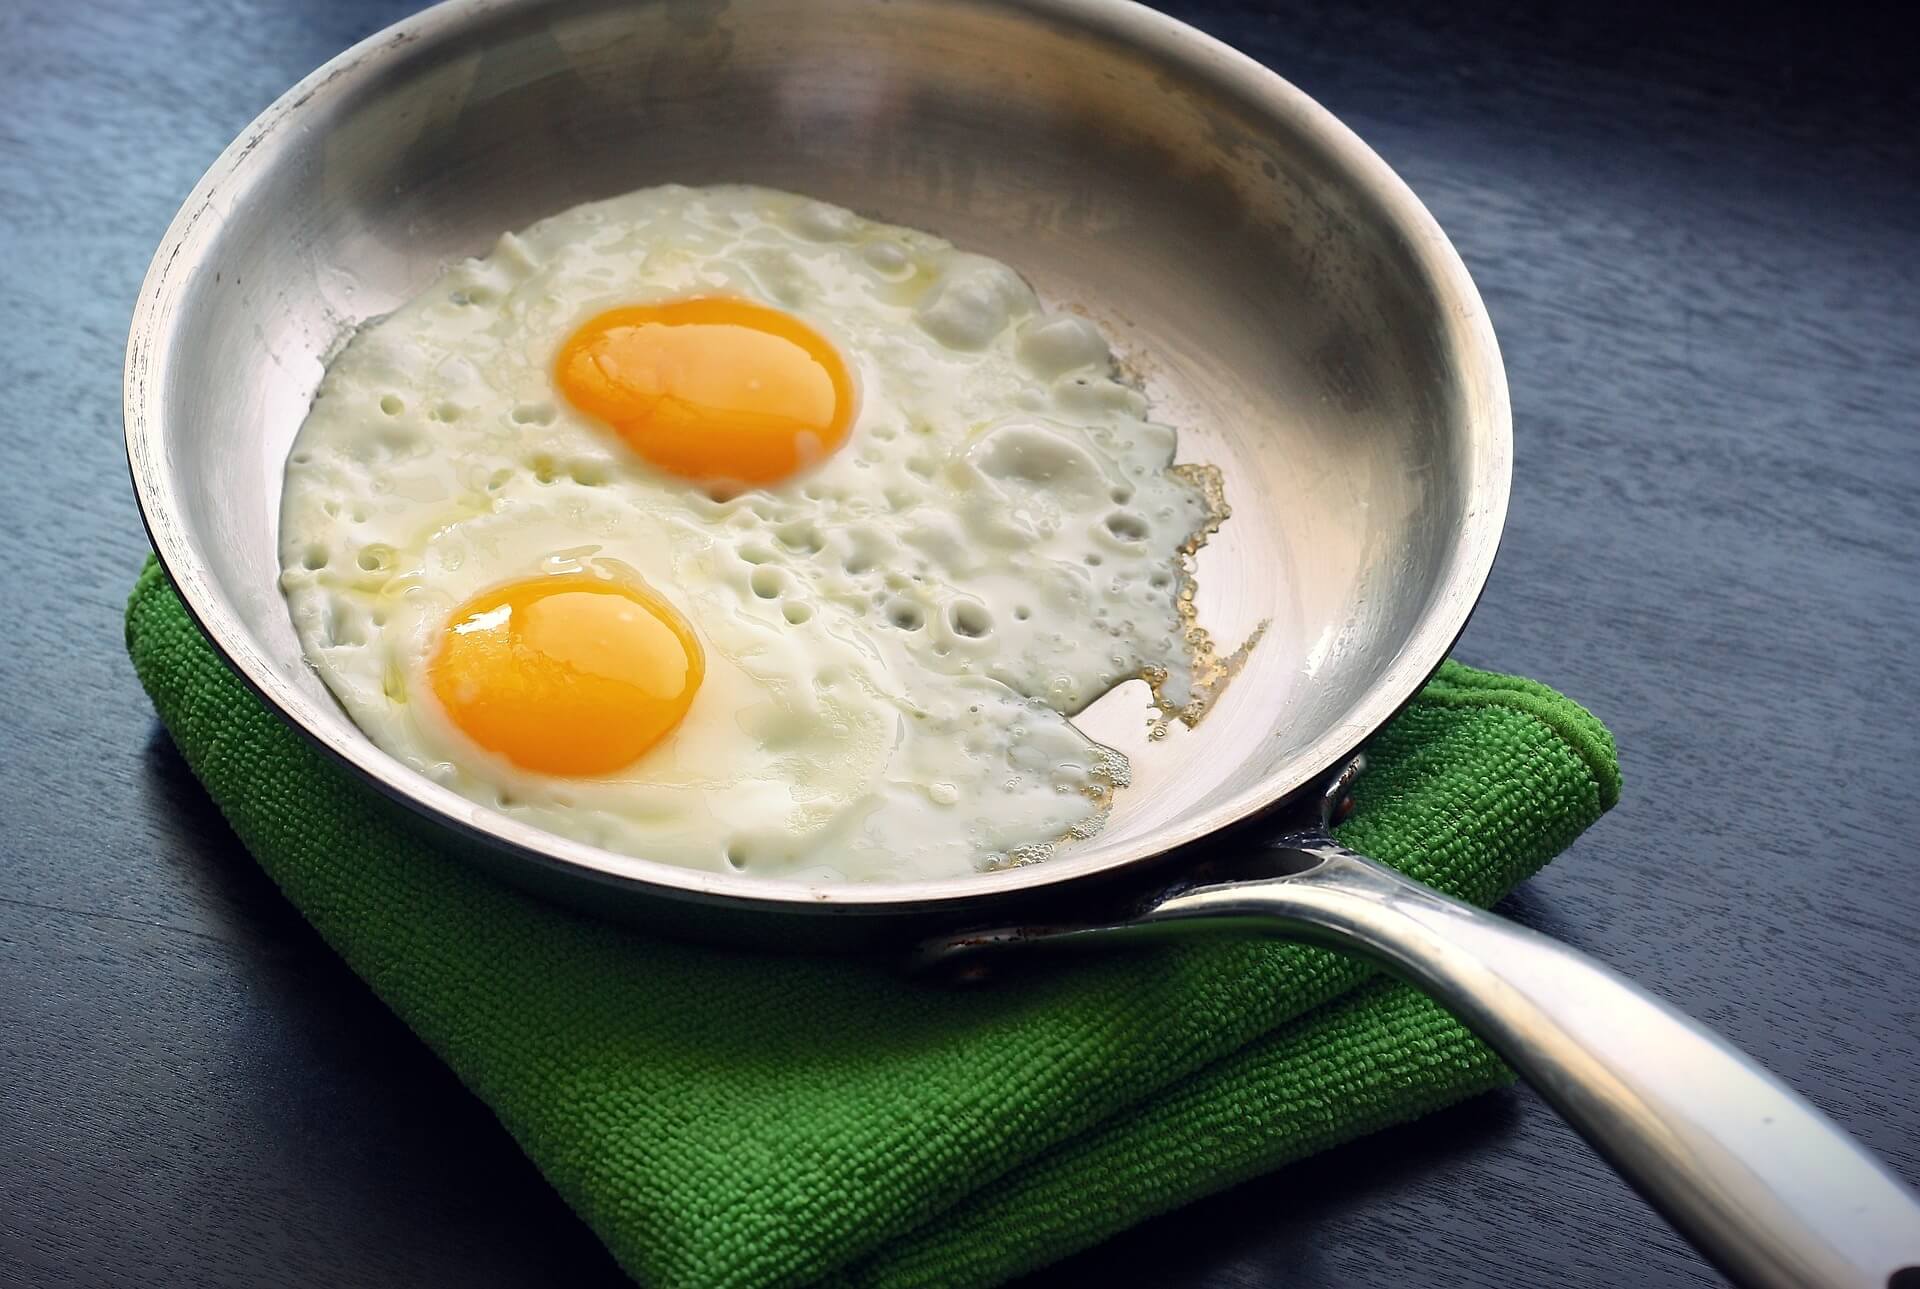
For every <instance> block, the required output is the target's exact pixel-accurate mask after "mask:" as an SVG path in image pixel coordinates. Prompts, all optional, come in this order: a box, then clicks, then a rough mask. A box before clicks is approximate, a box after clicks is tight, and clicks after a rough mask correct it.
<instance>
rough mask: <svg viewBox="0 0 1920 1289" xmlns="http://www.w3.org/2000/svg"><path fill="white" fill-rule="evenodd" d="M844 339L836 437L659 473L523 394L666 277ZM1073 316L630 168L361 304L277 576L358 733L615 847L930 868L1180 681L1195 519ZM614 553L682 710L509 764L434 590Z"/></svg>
mask: <svg viewBox="0 0 1920 1289" xmlns="http://www.w3.org/2000/svg"><path fill="white" fill-rule="evenodd" d="M721 293H724V294H731V295H737V296H740V297H744V298H748V299H752V300H756V301H759V302H762V303H765V304H769V305H773V306H775V307H778V308H781V309H785V310H787V311H789V312H791V313H793V314H794V315H796V316H798V317H800V318H802V319H804V320H805V321H807V322H808V323H809V324H810V325H812V326H813V327H814V328H815V329H817V330H818V331H820V332H821V333H822V334H823V335H825V336H826V337H827V338H828V339H829V340H830V341H832V342H833V343H834V344H835V345H836V347H837V348H838V349H839V351H840V352H841V354H842V355H843V357H844V358H845V359H846V361H847V362H848V364H849V366H850V368H851V369H852V371H853V372H854V375H855V380H856V383H857V386H858V388H859V400H860V401H859V410H858V416H857V419H856V421H855V423H854V426H853V430H852V433H851V434H850V435H849V438H848V441H847V442H846V444H845V445H844V446H843V447H842V448H841V449H840V450H839V451H838V452H837V453H835V454H834V455H832V456H831V457H829V458H828V459H827V460H826V461H825V462H823V463H821V464H820V465H819V466H818V467H816V468H814V469H812V470H810V471H808V472H806V473H804V474H801V475H799V476H797V477H795V478H793V479H790V480H787V481H785V482H782V483H780V484H777V485H774V486H771V487H767V488H756V489H749V490H745V491H732V490H718V491H715V490H709V489H703V488H700V487H698V486H695V485H691V484H689V483H688V482H686V481H685V480H682V479H677V478H672V477H669V476H666V475H663V474H661V473H659V472H657V471H655V470H653V469H652V468H651V467H649V466H648V465H647V464H646V462H644V461H643V460H641V459H640V458H638V457H637V456H635V455H634V454H632V453H631V452H630V451H628V449H627V448H626V447H625V446H624V444H622V443H621V442H620V441H619V440H618V439H617V438H616V437H614V436H613V435H611V434H610V433H609V432H608V431H607V430H606V429H605V427H603V426H601V425H599V424H597V423H595V422H594V421H592V420H591V419H589V418H587V417H585V416H583V415H581V414H579V413H577V412H575V411H574V410H573V409H572V408H571V407H570V406H569V405H568V404H567V403H566V401H565V400H564V399H563V398H562V397H561V396H560V395H559V393H558V392H557V391H556V390H555V388H554V386H553V381H552V364H553V361H554V357H555V355H556V352H557V350H558V348H559V346H560V344H561V343H562V341H563V340H564V339H565V338H566V337H567V336H568V335H569V334H571V332H572V331H573V330H574V329H575V328H577V327H578V326H579V325H580V324H581V323H582V322H584V321H586V320H587V319H588V318H590V317H592V316H593V315H595V314H596V313H599V312H601V311H603V310H606V309H609V308H615V307H620V306H624V305H634V304H646V303H650V302H654V301H659V300H665V299H672V298H677V297H683V296H688V295H696V294H721ZM1145 413H1146V407H1145V404H1144V401H1143V400H1142V398H1141V397H1140V395H1139V394H1138V393H1137V392H1135V391H1134V390H1132V389H1129V388H1127V387H1126V386H1125V385H1123V384H1121V383H1119V382H1118V381H1116V380H1115V379H1114V373H1113V362H1112V357H1111V355H1110V353H1109V350H1108V347H1107V344H1106V342H1105V340H1104V339H1103V338H1102V337H1101V335H1100V333H1099V331H1098V330H1097V329H1096V328H1095V327H1094V326H1093V325H1092V324H1091V323H1089V322H1088V321H1086V320H1085V319H1083V318H1080V317H1078V316H1076V315H1073V314H1069V313H1051V312H1048V311H1046V310H1044V309H1043V308H1042V307H1041V306H1040V304H1039V302H1038V301H1037V300H1036V299H1035V297H1034V295H1033V293H1032V291H1031V290H1030V289H1029V288H1028V287H1027V285H1026V284H1025V283H1024V282H1023V281H1022V280H1021V279H1020V277H1019V276H1018V275H1017V274H1016V273H1014V272H1013V271H1012V270H1011V269H1009V268H1008V267H1006V266H1005V265H1002V264H1000V263H998V262H996V261H993V260H989V259H985V258H983V257H981V256H977V255H971V254H967V253H964V252H961V251H957V250H955V249H954V248H953V247H952V246H951V245H949V244H948V243H946V242H944V241H942V240H941V239H939V238H936V237H932V236H930V235H928V234H925V233H919V232H915V231H912V230H909V229H904V228H899V227H894V226H889V225H884V224H878V223H874V222H871V221H868V220H865V219H862V218H860V217H859V216H856V215H854V214H852V213H851V212H848V211H845V210H842V209H840V208H838V207H832V206H827V205H824V204H822V203H819V202H814V201H809V200H807V199H805V198H801V197H797V196H793V195H791V194H786V193H779V192H774V191H771V190H767V189H760V188H747V187H722V188H705V189H691V188H683V187H667V188H655V189H647V190H643V191H641V192H636V193H631V194H628V195H626V196H623V197H618V198H615V199H613V200H610V201H604V202H598V203H594V204H591V205H586V206H581V207H577V208H575V209H572V210H569V211H566V212H564V213H562V214H559V215H556V216H554V217H552V218H550V219H547V220H543V221H541V222H540V223H538V224H535V225H534V226H532V227H531V228H529V229H527V230H525V231H523V232H521V233H518V234H508V235H506V236H505V237H502V238H501V239H500V242H499V244H498V245H497V246H496V247H495V249H494V250H493V251H492V252H491V253H490V254H489V255H487V256H485V257H483V258H480V259H475V260H470V261H466V262H464V263H462V264H460V265H457V266H455V267H454V268H453V269H451V270H449V271H448V272H447V273H446V274H445V275H444V276H443V277H442V278H441V279H440V280H439V281H438V282H436V283H435V284H434V285H433V286H432V287H430V288H429V289H427V290H426V291H425V292H423V293H422V294H421V295H420V296H419V297H417V298H416V299H414V300H413V301H411V302H409V303H408V304H406V305H405V306H403V307H402V308H400V309H399V310H397V311H396V312H395V313H393V314H391V315H389V316H388V317H387V318H385V319H382V320H380V321H379V322H377V323H375V324H372V325H370V326H368V327H366V328H363V329H362V330H361V332H360V333H359V334H358V335H356V336H355V338H354V339H353V340H352V342H351V343H350V344H349V345H347V347H346V348H345V349H344V350H343V351H342V352H341V353H340V354H339V355H338V357H336V358H335V360H334V361H333V362H332V363H331V364H330V366H329V368H328V370H327V373H326V376H325V378H324V380H323V382H322V384H321V388H320V391H319V394H318V396H317V397H316V400H315V402H314V405H313V409H312V411H311V413H310V414H309V416H308V418H307V421H306V423H305V424H304V425H303V426H302V428H301V431H300V434H299V436H298V438H297V440H296V441H295V444H294V448H293V452H292V455H291V457H290V460H289V464H288V467H287V479H286V491H285V499H284V502H283V508H282V516H281V562H282V568H283V576H282V585H283V588H284V590H285V593H286V596H287V599H288V603H289V606H290V608H291V611H292V614H293V618H294V623H295V627H296V630H297V631H298V633H299V637H300V640H301V642H302V646H303V648H304V649H305V651H306V654H307V657H308V658H309V659H310V660H311V661H312V663H313V665H314V666H315V667H316V669H317V670H318V671H319V673H320V675H321V677H322V678H323V679H324V680H325V682H326V684H327V685H328V686H329V688H330V689H331V690H332V691H333V692H334V693H335V695H336V696H338V698H339V699H340V701H341V703H342V704H343V705H344V706H345V707H346V709H347V711H348V712H349V714H350V715H351V716H352V717H353V719H354V720H355V721H356V722H357V723H358V724H359V725H360V726H361V728H362V729H364V730H365V731H366V732H367V733H368V735H369V736H370V737H371V738H372V739H373V740H374V742H375V743H377V744H378V745H379V746H381V747H382V748H384V749H386V750H387V751H388V752H390V753H392V754H393V755H395V756H396V757H399V758H400V759H401V760H403V761H405V762H407V763H408V764H410V765H412V766H414V767H415V768H416V769H419V770H421V771H422V772H423V773H426V774H429V775H431V776H432V777H434V778H435V779H437V780H438V781H440V782H442V783H445V784H447V785H449V786H451V787H453V788H454V789H456V790H457V791H459V792H461V793H463V794H464V795H466V796H468V797H470V798H472V799H474V800H476V801H480V802H482V803H485V804H488V805H492V806H496V807H497V808H499V809H502V810H504V811H507V812H508V813H510V814H514V815H516V816H519V817H521V818H523V819H526V820H527V821H529V822H531V823H534V824H536V825H538V826H540V827H543V828H547V829H549V830H551V831H553V832H556V833H560V834H564V835H567V836H572V837H577V838H581V839H583V840H586V841H589V842H592V843H595V844H598V845H602V846H605V847H607V848H609V849H612V850H616V851H620V852H623V853H627V854H632V855H638V856H643V857H646V858H650V859H659V860H665V861H669V862H673V863H678V864H684V865H689V866H692V867H697V868H703V869H708V870H712V871H737V870H745V871H749V872H754V873H759V874H765V875H774V876H783V877H794V878H801V879H808V880H823V881H832V880H861V879H893V880H907V879H930V878H937V877H949V876H955V875H959V874H964V873H967V872H972V871H975V870H976V869H978V868H980V867H982V866H991V865H996V864H1003V863H1008V862H1018V861H1021V860H1025V859H1032V858H1037V857H1040V856H1042V855H1044V854H1045V853H1047V851H1048V850H1049V849H1050V848H1051V847H1052V846H1053V845H1054V844H1055V843H1057V842H1058V841H1060V840H1062V839H1065V838H1068V837H1071V836H1074V835H1084V834H1086V833H1088V832H1090V831H1092V830H1093V829H1094V828H1095V827H1097V825H1098V822H1099V819H1100V816H1101V812H1102V810H1103V809H1104V807H1105V804H1106V802H1107V799H1108V797H1109V795H1110V793H1111V791H1112V790H1113V789H1114V788H1115V787H1116V786H1118V785H1120V784H1121V783H1123V782H1124V778H1125V766H1124V762H1123V761H1121V760H1120V759H1119V758H1117V757H1116V756H1115V755H1114V754H1112V753H1110V752H1107V751H1106V750H1105V749H1102V748H1100V747H1098V746H1096V745H1095V744H1093V743H1091V742H1090V741H1089V740H1087V739H1086V738H1084V737H1083V736H1082V735H1080V733H1079V732H1078V731H1077V730H1075V729H1074V728H1073V726H1072V724H1071V723H1070V722H1069V720H1068V717H1069V716H1071V715H1072V714H1073V713H1074V712H1076V711H1078V710H1080V709H1081V708H1083V707H1084V706H1085V705H1086V704H1088V703H1090V702H1092V701H1093V700H1094V699H1096V698H1098V697H1099V696H1100V695H1101V694H1103V693H1105V692H1106V691H1107V690H1108V689H1110V688H1111V687H1112V686H1113V685H1115V684H1117V683H1119V682H1120V681H1123V680H1126V679H1129V678H1132V677H1135V676H1140V675H1143V674H1144V675H1150V676H1152V677H1153V678H1154V679H1155V680H1156V681H1157V682H1158V685H1159V691H1160V693H1161V695H1162V697H1163V698H1164V699H1165V701H1166V702H1167V703H1169V704H1170V705H1172V706H1179V705H1182V704H1185V703H1186V702H1187V701H1188V700H1189V698H1190V697H1191V692H1192V667H1193V661H1194V658H1193V647H1192V642H1191V641H1190V639H1189V628H1188V626H1187V624H1186V623H1185V622H1184V621H1183V618H1182V615H1181V605H1180V598H1179V597H1180V595H1181V593H1182V588H1183V584H1184V573H1183V566H1182V563H1181V560H1182V555H1183V553H1184V552H1186V551H1188V550H1189V549H1190V548H1191V546H1192V544H1193V543H1194V542H1195V541H1197V540H1198V538H1199V537H1200V536H1201V535H1202V534H1203V533H1204V531H1205V530H1206V529H1207V527H1208V525H1209V524H1211V523H1213V522H1216V521H1217V519H1218V517H1219V516H1218V515H1217V514H1215V513H1214V511H1213V509H1212V508H1211V507H1210V505H1209V501H1208V498H1207V497H1206V496H1205V495H1204V494H1203V490H1202V489H1201V488H1199V487H1197V486H1196V485H1195V484H1194V483H1193V482H1192V481H1190V479H1189V478H1187V477H1186V476H1184V475H1183V474H1181V473H1179V472H1176V471H1172V470H1170V469H1169V466H1170V464H1171V462H1172V457H1173V450H1174V434H1173V431H1172V430H1171V429H1169V428H1167V427H1165V426H1162V425H1158V424H1156V423H1153V422H1151V421H1149V420H1147V419H1146V415H1145ZM571 570H586V571H590V572H597V573H600V574H602V575H605V576H619V577H637V578H639V579H642V580H644V581H645V582H647V583H648V584H650V585H651V586H652V587H653V588H654V589H655V590H656V591H658V592H660V593H661V594H662V595H664V596H665V597H666V598H667V599H668V600H669V601H671V602H672V603H673V604H674V605H675V606H676V607H677V608H679V609H680V611H681V612H682V613H684V614H685V615H686V617H687V618H688V620H689V621H690V622H691V623H692V624H693V626H694V629H695V632H696V633H697V634H698V636H699V637H700V639H701V641H702V643H703V645H704V647H705V649H706V653H707V659H708V671H707V675H706V679H705V682H704V684H703V685H702V687H701V689H700V692H699V694H698V695H697V696H696V698H695V700H694V704H693V706H692V708H691V709H690V710H689V712H688V715H687V718H686V720H685V721H684V722H683V723H682V724H681V725H680V726H679V727H678V728H677V729H676V730H675V731H674V732H673V733H672V734H671V735H669V736H668V737H667V738H666V739H665V740H663V741H662V742H661V743H660V744H658V745H656V746H655V747H654V748H652V749H651V750H650V751H649V752H647V753H646V754H645V755H644V756H642V757H641V758H640V760H639V761H637V762H635V763H634V764H633V765H632V766H631V767H629V768H628V769H627V770H624V771H622V772H620V773H617V774H614V775H611V776H607V777H604V778H595V779H559V778H551V777H546V776H540V775H534V774H529V773H527V772H525V771H522V770H519V769H517V768H515V767H514V766H512V765H511V764H509V763H507V762H505V761H503V760H501V759H499V758H497V757H493V756H490V755H489V754H487V753H486V752H484V751H483V750H481V749H480V748H478V747H476V746H474V745H473V744H472V743H471V742H469V741H468V740H467V739H465V737H464V736H463V735H461V734H460V732H459V731H458V730H457V729H455V728H453V727H452V725H451V724H450V723H449V722H448V720H447V719H446V717H445V715H444V714H443V713H442V712H440V710H439V708H438V705H437V703H436V702H435V700H434V698H433V696H432V694H431V692H430V690H429V689H428V688H427V686H426V685H425V683H424V668H425V665H426V660H427V659H428V657H429V656H430V655H431V652H432V650H433V648H434V647H435V645H436V643H437V641H438V638H439V633H440V632H441V631H442V630H443V629H444V627H445V624H446V621H447V617H448V614H449V613H450V612H451V611H452V609H453V608H454V607H455V606H456V605H458V604H460V603H461V602H462V601H464V600H465V599H467V598H469V597H470V596H472V595H474V594H476V593H478V592H480V591H482V590H485V589H488V588H490V587H493V586H497V585H499V584H501V583H504V582H507V581H512V580H516V579H519V578H522V577H528V576H537V575H539V574H541V573H542V572H562V571H571Z"/></svg>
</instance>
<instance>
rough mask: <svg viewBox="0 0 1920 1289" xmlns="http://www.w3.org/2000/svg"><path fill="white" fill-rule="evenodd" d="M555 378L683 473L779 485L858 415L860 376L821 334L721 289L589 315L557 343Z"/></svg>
mask: <svg viewBox="0 0 1920 1289" xmlns="http://www.w3.org/2000/svg"><path fill="white" fill-rule="evenodd" d="M554 381H555V383H556V384H557V385H558V386H559V388H560V392H561V393H563V394H564V395H566V397H567V400H568V401H569V402H571V403H572V404H573V405H574V406H575V407H577V408H579V409H580V410H581V411H582V412H584V413H586V414H587V415H588V416H591V417H594V418H596V419H597V420H601V421H604V422H606V423H607V424H608V425H609V426H611V427H612V428H613V429H614V430H615V431H616V432H617V433H618V434H619V435H620V437H621V438H623V439H625V440H626V441H627V443H628V445H629V446H631V447H632V448H633V450H634V451H635V452H637V453H639V454H640V455H641V456H642V457H644V458H646V460H648V461H650V462H652V463H653V464H654V465H655V466H657V467H658V468H660V469H662V470H665V471H667V472H668V473H669V474H676V475H680V476H681V477H683V478H687V479H698V480H703V481H719V480H731V481H735V482H739V483H747V484H763V483H773V482H775V481H777V480H780V479H784V478H786V477H787V476H789V475H791V474H794V473H795V472H797V471H800V470H804V469H806V468H807V467H808V466H810V465H813V464H814V463H815V462H817V461H820V460H822V459H823V458H825V457H826V456H827V455H828V454H829V453H831V452H833V450H834V449H835V448H837V447H839V446H840V444H841V443H842V442H843V441H845V439H846V437H847V429H848V427H849V426H850V425H851V424H852V422H853V410H854V395H853V379H852V377H851V376H850V375H848V372H847V365H846V363H845V362H844V361H842V359H841V357H840V355H839V353H838V352H837V351H835V349H834V347H833V346H832V345H831V344H829V343H828V342H827V341H826V339H825V338H824V337H823V336H821V335H820V333H819V332H817V331H815V330H813V328H811V327H809V326H807V324H806V323H804V322H802V321H800V320H799V319H798V318H795V317H793V316H792V315H790V314H786V313H782V312H781V311H780V310H778V309H770V308H767V307H766V306H764V305H759V304H754V303H751V302H750V301H746V300H737V299H731V298H728V297H722V296H702V297H697V298H694V299H686V300H673V301H669V302H667V303H664V304H654V305H645V306H638V307H634V308H625V309H612V310H609V311H608V312H606V313H602V314H600V315H599V316H597V317H594V318H591V319H589V320H588V321H587V322H586V324H585V325H583V326H582V327H581V328H580V329H579V330H578V331H576V332H574V333H573V335H572V336H570V337H569V338H568V339H567V342H566V344H564V345H562V346H561V348H560V357H559V360H558V361H557V362H556V363H555V365H554Z"/></svg>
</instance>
